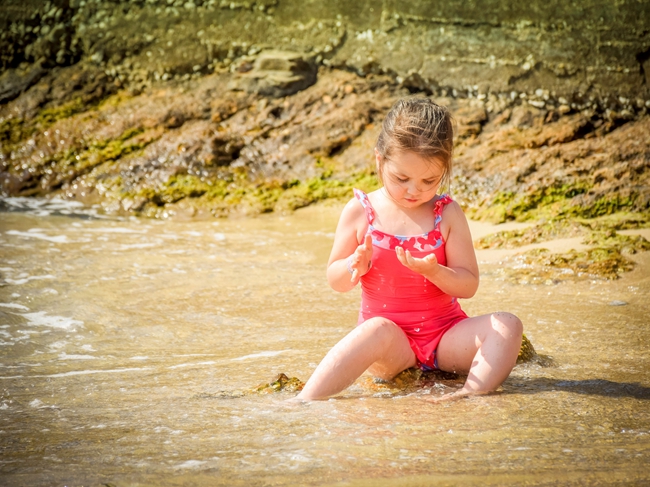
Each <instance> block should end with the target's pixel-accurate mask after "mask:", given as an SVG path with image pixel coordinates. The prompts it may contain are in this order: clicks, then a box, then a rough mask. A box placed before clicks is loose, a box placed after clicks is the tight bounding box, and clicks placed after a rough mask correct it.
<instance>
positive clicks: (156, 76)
mask: <svg viewBox="0 0 650 487" xmlns="http://www.w3.org/2000/svg"><path fill="white" fill-rule="evenodd" d="M648 25H650V2H649V1H647V0H640V1H619V2H615V3H614V2H609V1H605V0H590V1H586V2H576V3H571V2H558V1H547V2H538V1H533V2H527V3H525V4H524V3H521V2H509V1H503V0H485V1H482V2H467V1H460V0H453V1H452V0H449V1H445V2H434V1H429V2H424V1H416V0H409V1H402V2H396V1H393V0H385V1H383V2H371V1H367V0H361V1H358V2H353V3H352V2H343V1H334V2H315V1H304V2H298V1H294V0H259V1H248V2H226V1H216V0H209V1H201V0H194V1H181V0H147V1H144V0H141V1H131V2H125V1H100V0H97V1H90V0H88V1H84V0H70V1H61V0H56V1H51V2H46V3H44V4H43V3H42V2H36V1H33V0H23V1H20V2H18V1H16V0H7V1H5V2H3V3H2V5H0V26H2V34H0V63H1V66H2V74H1V75H0V143H1V144H2V145H1V148H0V171H1V173H0V185H1V187H2V191H3V193H4V194H5V195H23V196H28V195H52V194H54V195H62V196H64V197H68V198H75V199H79V200H82V201H85V202H87V203H100V204H102V205H103V206H104V207H105V209H106V210H107V211H113V212H115V211H118V212H127V213H132V212H135V213H137V214H145V215H148V216H169V215H173V214H177V215H179V214H187V215H198V214H202V215H223V214H228V213H231V212H233V211H245V212H263V211H271V210H273V209H278V208H296V207H300V206H303V205H306V204H309V203H311V202H313V201H317V200H319V199H323V198H330V197H347V196H349V188H350V187H351V186H352V185H357V186H361V187H365V188H367V189H370V188H372V187H374V186H375V185H376V184H377V182H376V179H375V178H374V175H373V167H372V147H373V144H374V140H375V137H376V134H377V130H378V125H379V124H380V123H381V120H382V118H383V115H384V114H385V113H386V111H387V110H388V108H389V107H390V105H391V104H392V103H393V102H394V101H395V100H396V99H397V98H398V97H401V96H408V95H411V94H419V95H422V96H432V97H434V98H436V99H437V100H439V101H440V102H441V103H445V104H447V105H448V106H450V107H451V109H452V110H453V112H454V114H455V117H456V120H457V124H458V125H457V145H456V168H457V169H456V173H455V178H454V181H453V184H452V188H451V190H452V192H455V193H456V194H457V195H458V197H459V199H460V200H462V202H463V203H464V204H465V206H466V207H467V209H468V211H469V212H470V214H471V215H473V216H475V217H481V218H489V219H492V220H495V221H503V220H507V219H513V218H516V219H522V218H548V217H552V218H554V217H557V216H558V215H560V216H561V215H573V216H580V217H588V218H593V217H599V216H602V215H607V214H611V213H620V212H633V213H635V214H642V215H647V212H648V208H649V206H648V205H649V203H648V202H649V201H650V190H649V186H650V185H649V184H648V165H649V160H650V140H649V135H648V134H649V133H650V130H649V129H650V122H649V116H648V111H649V110H650V88H649V85H648V83H647V80H646V73H647V72H648V70H650V30H648V28H647V26H648ZM644 218H645V217H644Z"/></svg>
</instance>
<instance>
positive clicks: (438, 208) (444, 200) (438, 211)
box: [433, 194, 454, 229]
mask: <svg viewBox="0 0 650 487" xmlns="http://www.w3.org/2000/svg"><path fill="white" fill-rule="evenodd" d="M452 201H454V200H452V199H451V196H449V195H448V194H442V195H440V198H438V201H436V204H435V206H434V207H433V214H434V216H435V223H434V224H433V228H434V229H437V228H438V225H440V222H441V221H442V210H444V209H445V206H447V205H448V204H449V203H451V202H452Z"/></svg>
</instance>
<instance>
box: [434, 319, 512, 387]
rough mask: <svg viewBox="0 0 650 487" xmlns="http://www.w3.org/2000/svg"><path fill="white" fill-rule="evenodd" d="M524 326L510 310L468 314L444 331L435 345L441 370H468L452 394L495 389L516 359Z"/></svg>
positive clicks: (508, 373)
mask: <svg viewBox="0 0 650 487" xmlns="http://www.w3.org/2000/svg"><path fill="white" fill-rule="evenodd" d="M522 333H523V326H522V324H521V321H520V320H519V318H517V317H516V316H515V315H512V314H510V313H492V314H489V315H483V316H476V317H474V318H467V319H465V320H463V321H461V322H460V323H458V324H457V325H456V326H454V327H453V328H451V329H450V330H449V331H448V332H446V333H445V334H444V335H443V337H442V339H441V340H440V344H439V345H438V351H437V358H438V366H439V367H440V369H442V370H446V371H449V372H457V373H461V374H467V381H466V382H465V385H464V386H463V388H462V389H461V390H460V391H458V392H457V393H456V394H455V395H460V396H462V395H467V394H481V393H486V392H491V391H494V390H495V389H496V388H497V387H499V386H500V385H501V383H502V382H503V381H504V380H506V379H507V378H508V375H510V372H511V371H512V368H513V367H514V366H515V364H516V362H517V355H519V349H520V348H521V335H522Z"/></svg>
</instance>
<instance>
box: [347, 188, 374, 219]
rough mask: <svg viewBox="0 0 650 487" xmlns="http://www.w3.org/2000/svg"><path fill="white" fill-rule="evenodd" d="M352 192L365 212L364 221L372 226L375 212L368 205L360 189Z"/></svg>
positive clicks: (367, 200) (364, 194)
mask: <svg viewBox="0 0 650 487" xmlns="http://www.w3.org/2000/svg"><path fill="white" fill-rule="evenodd" d="M352 191H354V197H355V198H356V199H357V200H359V203H361V206H363V209H364V210H365V211H366V219H367V220H368V223H369V224H370V225H372V222H373V221H375V210H374V209H373V207H372V205H371V204H370V200H369V199H368V195H367V194H366V193H364V192H363V191H361V190H360V189H356V188H354V189H353V190H352Z"/></svg>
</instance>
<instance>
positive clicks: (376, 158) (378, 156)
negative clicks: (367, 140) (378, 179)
mask: <svg viewBox="0 0 650 487" xmlns="http://www.w3.org/2000/svg"><path fill="white" fill-rule="evenodd" d="M375 164H376V165H377V174H379V168H380V166H381V154H380V153H379V151H378V150H377V148H376V147H375Z"/></svg>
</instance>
